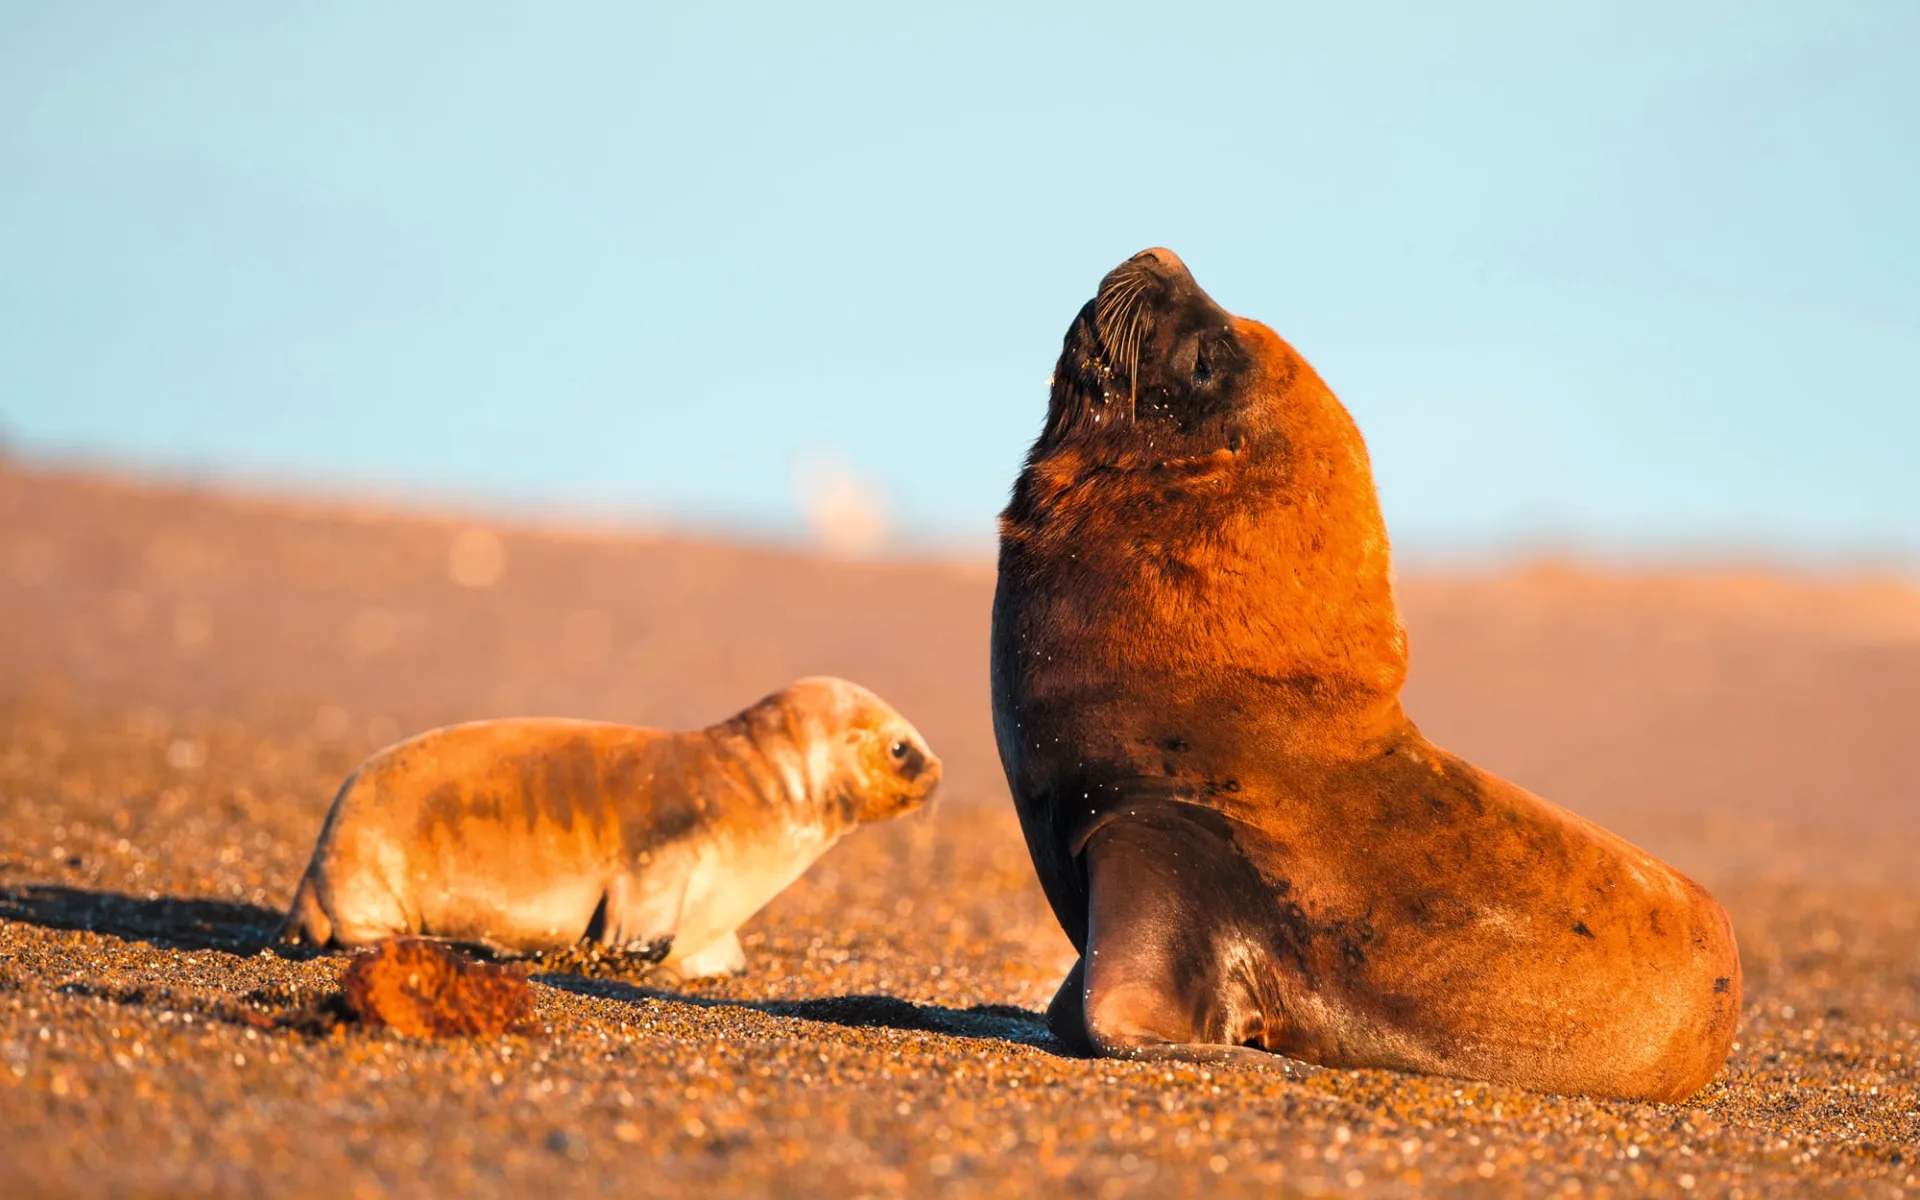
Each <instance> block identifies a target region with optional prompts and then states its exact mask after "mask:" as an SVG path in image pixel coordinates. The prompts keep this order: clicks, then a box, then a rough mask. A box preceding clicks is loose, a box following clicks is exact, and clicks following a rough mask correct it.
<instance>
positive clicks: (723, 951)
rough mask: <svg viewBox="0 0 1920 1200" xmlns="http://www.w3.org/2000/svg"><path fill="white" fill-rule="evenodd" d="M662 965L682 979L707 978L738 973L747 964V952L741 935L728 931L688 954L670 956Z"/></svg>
mask: <svg viewBox="0 0 1920 1200" xmlns="http://www.w3.org/2000/svg"><path fill="white" fill-rule="evenodd" d="M661 965H662V966H664V967H666V968H667V969H668V970H670V971H672V972H673V973H674V974H676V975H678V976H680V978H682V979H707V978H710V977H712V976H716V975H732V974H735V973H737V972H738V971H740V970H741V969H743V968H744V967H745V966H746V965H747V954H746V951H744V950H742V949H741V948H740V938H739V935H738V934H733V933H727V934H722V935H721V936H720V937H717V938H715V939H714V940H713V941H711V942H708V943H707V944H706V945H704V946H701V947H698V948H697V949H694V950H693V951H691V952H690V953H688V954H685V955H680V956H669V957H668V958H667V960H666V961H665V962H664V963H662V964H661Z"/></svg>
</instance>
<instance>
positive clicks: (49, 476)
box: [0, 463, 1920, 1198]
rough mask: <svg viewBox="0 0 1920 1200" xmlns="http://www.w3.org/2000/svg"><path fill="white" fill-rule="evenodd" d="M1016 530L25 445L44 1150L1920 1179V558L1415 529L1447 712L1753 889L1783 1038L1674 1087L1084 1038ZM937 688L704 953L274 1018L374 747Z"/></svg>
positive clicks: (492, 1191) (506, 1161)
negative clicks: (1596, 562) (1063, 1013)
mask: <svg viewBox="0 0 1920 1200" xmlns="http://www.w3.org/2000/svg"><path fill="white" fill-rule="evenodd" d="M992 589H993V570H992V564H991V562H990V561H987V560H985V559H981V560H979V561H974V562H948V561H934V560H891V559H890V560H881V561H840V560H835V559H831V558H827V557H818V556H812V555H808V554H805V553H801V552H798V551H795V550H790V549H779V548H772V547H756V546H751V545H747V544H744V543H728V542H721V541H716V540H701V539H696V538H690V537H683V536H667V535H653V536H649V535H645V534H641V533H635V532H621V531H618V530H611V529H594V528H585V527H581V528H565V527H559V526H554V527H543V526H537V525H532V524H526V525H517V524H511V523H500V522H487V521H478V520H474V519H468V518H462V517H459V516H456V515H447V514H441V515H434V514H431V513H427V512H424V511H423V512H408V511H402V510H398V509H395V508H391V507H383V506H366V507H355V506H352V505H349V504H346V503H335V502H318V501H299V502H296V501H291V500H275V499H267V498H260V497H255V496H250V495H245V494H240V493H231V492H216V491H198V490H192V489H187V488H183V487H178V486H171V485H164V486H163V485H154V484H140V483H135V482H130V481H123V480H115V479H112V478H109V477H106V476H102V475H97V474H88V473H84V472H78V471H62V470H53V469H47V468H29V467H26V466H23V465H21V464H18V463H13V464H0V714H3V719H0V1161H3V1162H4V1163H5V1164H6V1165H5V1168H4V1172H3V1173H4V1175H5V1177H6V1179H7V1181H8V1182H7V1184H6V1187H5V1188H4V1189H0V1190H5V1191H6V1192H7V1194H9V1195H15V1196H26V1195H61V1196H66V1195H74V1196H173V1195H222V1196H225V1195H234V1196H238V1195H289V1196H293V1195H323V1194H324V1195H342V1194H346V1195H353V1196H372V1195H450V1194H455V1193H462V1194H476V1195H503V1196H504V1195H529V1194H538V1193H540V1192H543V1191H544V1192H545V1193H547V1194H562V1193H566V1194H574V1193H579V1192H584V1191H587V1190H589V1189H591V1190H596V1191H606V1192H609V1193H612V1192H616V1191H617V1192H618V1193H620V1194H628V1195H661V1196H671V1195H770V1196H786V1195H796V1196H798V1195H819V1194H830V1195H835V1196H839V1197H847V1198H851V1197H856V1196H881V1195H897V1194H914V1195H952V1196H976V1195H978V1196H986V1195H995V1196H999V1195H1059V1194H1076V1195H1091V1196H1100V1197H1117V1196H1124V1195H1142V1196H1160V1195H1197V1194H1208V1195H1216V1194H1217V1195H1232V1194H1241V1193H1247V1194H1252V1193H1259V1194H1289V1193H1307V1194H1317V1193H1321V1192H1327V1191H1349V1190H1356V1189H1357V1190H1363V1191H1366V1192H1368V1193H1373V1194H1382V1195H1400V1194H1427V1193H1439V1194H1452V1193H1456V1192H1458V1193H1480V1192H1491V1193H1496V1194H1528V1195H1546V1194H1569V1195H1570V1194H1582V1195H1641V1194H1655V1195H1689V1194H1690V1195H1727V1196H1745V1197H1758V1196H1761V1195H1771V1194H1775V1193H1777V1192H1779V1191H1782V1190H1786V1189H1794V1190H1804V1191H1813V1192H1826V1193H1832V1194H1836V1195H1839V1194H1845V1195H1897V1194H1903V1193H1904V1194H1913V1193H1915V1192H1920V855H1916V854H1915V852H1914V847H1915V846H1916V845H1920V782H1916V775H1915V773H1914V768H1913V765H1912V757H1913V751H1914V748H1915V746H1916V745H1920V588H1916V587H1915V586H1914V585H1913V583H1912V582H1911V581H1904V582H1903V581H1901V580H1899V579H1896V578H1869V577H1864V576H1858V575H1845V576H1841V575H1834V576H1831V577H1823V576H1814V575H1811V574H1807V575H1789V574H1782V573H1777V572H1775V573H1769V572H1764V571H1757V570H1756V571H1729V570H1702V571H1699V572H1697V573H1687V572H1682V571H1679V570H1662V571H1645V572H1631V571H1624V570H1612V571H1606V572H1600V571H1594V570H1585V569H1581V568H1577V567H1571V566H1535V567H1528V568H1519V567H1516V568H1513V569H1510V570H1501V571H1482V572H1477V573H1447V572H1444V571H1438V570H1432V569H1428V570H1424V571H1422V572H1420V573H1417V574H1409V576H1408V577H1406V578H1403V579H1402V580H1401V582H1400V591H1401V602H1402V605H1403V607H1404V609H1405V613H1406V617H1407V622H1408V626H1409V630H1410V634H1411V639H1412V648H1413V678H1412V682H1411V684H1410V686H1409V690H1408V693H1407V698H1406V699H1407V707H1408V710H1409V712H1410V713H1411V715H1412V716H1413V717H1414V719H1415V720H1416V721H1417V722H1419V724H1420V726H1421V728H1422V730H1423V731H1424V732H1426V733H1427V734H1428V735H1429V736H1430V737H1432V738H1433V739H1434V740H1435V741H1437V742H1439V743H1440V744H1442V745H1444V746H1446V747H1448V748H1449V749H1452V750H1454V751H1457V752H1459V753H1461V754H1463V755H1465V756H1467V757H1468V758H1470V759H1472V760H1474V761H1475V762H1477V763H1479V764H1480V765H1482V766H1485V767H1487V768H1489V769H1491V770H1494V771H1496V772H1498V773H1500V774H1502V775H1504V776H1506V777H1508V778H1510V779H1512V780H1514V781H1516V782H1518V783H1520V784H1522V785H1523V786H1525V787H1527V788H1529V789H1531V790H1533V791H1536V792H1538V793H1540V794H1542V795H1545V796H1547V797H1549V798H1551V799H1553V800H1555V801H1557V802H1559V803H1561V804H1563V805H1565V806H1567V807H1569V808H1572V809H1574V810H1575V811H1578V812H1580V813H1582V814H1583V815H1585V816H1587V817H1590V818H1592V819H1594V820H1596V821H1598V822H1600V823H1601V824H1603V825H1606V826H1607V827H1609V828H1611V829H1613V830H1615V831H1616V832H1618V833H1620V834H1622V835H1623V836H1625V837H1627V838H1629V839H1631V840H1633V841H1635V842H1637V843H1639V844H1641V845H1643V846H1645V847H1646V848H1647V849H1649V850H1651V851H1653V852H1654V853H1656V854H1659V855H1660V856H1662V857H1664V858H1665V859H1667V860H1668V861H1669V862H1671V863H1673V864H1674V865H1676V866H1677V867H1679V868H1680V869H1681V870H1683V871H1685V872H1687V873H1688V874H1690V875H1692V876H1693V877H1694V878H1696V879H1698V880H1699V881H1700V882H1702V883H1704V884H1705V885H1706V886H1708V887H1709V888H1710V889H1712V890H1713V891H1714V893H1715V894H1716V896H1718V897H1719V898H1720V899H1721V900H1722V902H1723V903H1724V904H1725V905H1726V906H1727V907H1728V909H1729V910H1730V911H1731V913H1732V915H1733V919H1734V923H1735V927H1736V930H1737V933H1738V937H1739V940H1740V944H1741V949H1742V958H1743V962H1744V966H1745V970H1746V980H1747V993H1746V1009H1745V1013H1744V1017H1743V1022H1742V1027H1741V1032H1740V1035H1739V1040H1738V1044H1737V1046H1736V1049H1735V1051H1734V1053H1733V1056H1732V1058H1731V1060H1730V1062H1729V1063H1728V1065H1727V1068H1726V1069H1725V1071H1724V1072H1723V1073H1722V1074H1721V1075H1720V1077H1719V1078H1718V1079H1717V1080H1716V1081H1715V1082H1714V1083H1712V1084H1711V1085H1710V1086H1709V1087H1707V1088H1706V1089H1705V1090H1704V1091H1703V1092H1701V1093H1700V1094H1699V1095H1698V1096H1696V1097H1694V1098H1693V1099H1692V1100H1690V1101H1688V1102H1686V1103H1684V1104H1680V1105H1671V1106H1669V1105H1647V1104H1629V1103H1620V1102H1611V1101H1595V1100H1590V1099H1581V1098H1566V1097H1557V1096H1545V1095H1536V1094H1530V1093H1527V1092H1522V1091H1519V1090H1515V1089H1510V1088H1502V1087H1495V1086H1489V1085H1484V1084H1476V1083H1468V1082H1462V1081H1458V1080H1451V1079H1439V1078H1420V1077H1412V1076H1403V1075H1398V1074H1393V1073H1388V1072H1366V1071H1361V1072H1352V1071H1331V1070H1322V1071H1317V1072H1314V1073H1311V1074H1309V1075H1307V1076H1306V1077H1304V1078H1288V1077H1285V1076H1283V1075H1281V1074H1280V1073H1278V1072H1270V1071H1261V1070H1239V1069H1221V1068H1215V1069H1205V1068H1200V1067H1194V1066H1185V1065H1177V1066H1166V1065H1159V1064H1128V1063H1112V1062H1088V1061H1081V1060H1075V1059H1071V1058H1067V1057H1064V1056H1062V1054H1061V1053H1060V1052H1059V1049H1058V1047H1056V1046H1055V1045H1054V1044H1053V1042H1052V1041H1051V1039H1050V1038H1049V1036H1048V1035H1047V1033H1046V1029H1045V1024H1044V1021H1043V1019H1042V1017H1041V1011H1042V1010H1043V1009H1044V1007H1045V1004H1046V1002H1047V1000H1048V998H1049V997H1050V996H1051V994H1052V991H1053V989H1054V987H1055V986H1056V985H1057V984H1058V982H1059V980H1060V978H1061V976H1062V975H1063V973H1064V972H1065V970H1066V968H1067V966H1068V965H1069V964H1070V962H1071V961H1072V953H1071V949H1070V947H1069V946H1068V944H1067V941H1066V939H1065V937H1064V936H1063V935H1062V934H1061V933H1060V931H1059V929H1058V928H1057V926H1056V925H1055V923H1054V921H1053V918H1052V916H1051V914H1050V913H1049V911H1048V910H1047V907H1046V904H1045V901H1044V900H1043V898H1042V897H1041V894H1040V891H1039V888H1038V885H1037V884H1036V882H1035V880H1034V878H1033V872H1032V868H1031V866H1030V865H1029V863H1028V860H1027V856H1026V851H1025V848H1024V846H1023V844H1022V842H1021V839H1020V835H1019V830H1018V827H1017V825H1016V822H1015V819H1014V816H1013V812H1012V809H1011V805H1010V804H1009V802H1008V799H1007V796H1006V789H1005V782H1004V780H1003V778H1002V777H1001V773H1000V767H999V763H998V760H997V757H996V755H995V751H994V746H993V739H992V732H991V728H990V724H989V717H988V709H987V676H986V629H987V618H988V604H989V600H990V597H991V594H992ZM812 673H833V674H838V675H844V676H847V677H850V678H853V679H856V680H859V681H860V682H862V683H864V684H866V685H868V686H870V687H871V688H873V689H874V690H876V691H877V692H879V693H880V694H881V695H883V696H885V697H886V698H887V699H888V700H890V701H892V702H893V703H894V704H896V705H897V706H898V707H899V708H900V710H901V711H902V712H904V713H906V714H907V715H908V716H909V717H910V718H911V719H912V720H913V721H914V722H915V723H916V725H917V726H918V727H919V728H920V729H921V730H922V731H923V732H924V733H925V735H926V737H927V739H928V741H929V742H930V743H931V744H932V746H933V747H934V748H935V749H936V750H937V751H938V752H939V753H940V754H941V756H942V757H943V758H944V760H945V762H946V768H947V774H946V779H947V782H946V785H945V787H944V790H943V793H942V795H941V797H940V799H939V801H938V802H937V803H936V804H935V805H934V806H933V807H932V809H931V810H930V811H928V812H927V813H925V814H922V815H916V816H913V817H909V818H906V819H903V820H900V821H897V822H894V823H892V824H889V825H884V826H876V827H873V828H869V829H864V830H861V831H859V832H857V833H856V834H854V835H853V836H850V837H849V838H848V839H846V840H845V841H844V842H843V843H842V844H841V845H840V846H839V847H837V848H836V849H834V850H833V851H832V852H830V853H829V854H828V856H827V857H826V858H824V859H823V860H822V861H821V862H820V863H819V864H818V865H817V866H816V867H815V868H814V869H813V870H812V871H811V872H810V873H808V874H807V875H805V876H804V877H803V878H802V879H801V880H800V881H799V883H797V884H796V885H795V886H793V887H792V888H791V889H789V890H788V891H787V892H786V893H785V894H783V895H782V896H781V897H780V898H779V899H777V900H776V901H775V902H774V903H773V904H772V905H771V906H770V907H769V908H768V909H767V910H765V911H764V912H762V913H761V914H760V915H759V916H757V917H755V918H754V919H753V920H752V921H751V922H750V923H749V924H748V925H747V927H746V929H745V930H744V931H743V937H742V941H743V943H744V945H745V948H746V952H747V955H748V959H749V965H748V969H747V971H746V972H745V973H744V974H742V975H740V976H738V977H735V978H731V979H727V980H723V981H718V982H712V983H703V984H697V985H683V984H677V983H673V982H669V981H664V980H662V979H661V978H659V977H658V976H656V975H652V974H649V973H648V971H647V970H646V969H645V968H644V967H643V966H641V965H639V964H635V963H630V962H627V961H624V960H620V959H617V958H614V959H609V958H605V957H600V956H594V955H587V954H579V953H575V954H568V955H557V956H553V957H552V958H550V959H548V960H543V961H541V962H539V963H536V964H535V965H534V973H533V976H532V978H533V980H534V992H535V1000H536V1007H537V1014H538V1020H539V1022H540V1032H538V1033H537V1034H535V1035H532V1036H525V1037H505V1038H499V1039H470V1040H443V1041H436V1042H419V1041H409V1040H406V1039H402V1038H400V1037H398V1036H397V1035H392V1034H387V1033H380V1032H366V1031H348V1032H344V1033H339V1034H334V1035H329V1036H314V1035H311V1034H308V1033H303V1032H299V1031H297V1030H294V1029H289V1028H285V1027H283V1026H281V1025H279V1024H276V1023H275V1018H276V1017H280V1016H284V1015H285V1014H288V1013H291V1012H294V1011H297V1010H299V1009H300V1008H301V1007H302V1006H303V1005H307V1004H311V1003H312V1002H313V1001H314V1000H315V999H316V998H318V997H320V996H323V995H325V994H326V993H327V992H329V991H330V990H331V989H332V988H333V987H334V985H335V981H336V979H337V977H338V975H339V972H340V970H341V967H342V964H343V962H344V957H343V956H330V957H328V956H323V957H317V958H290V957H284V956H281V955H279V954H276V953H275V952H273V951H272V950H268V949H264V948H263V947H264V945H265V941H266V938H267V936H268V934H269V933H270V932H271V930H272V928H273V926H274V925H275V924H276V923H277V921H278V919H279V916H280V912H281V910H282V908H283V906H284V905H285V903H286V902H287V900H288V898H289V897H290V895H291V894H292V891H293V887H294V884H295V881H296V879H297V877H298V875H299V873H300V871H301V869H302V868H303V867H304V865H305V862H306V857H307V855H308V853H309V851H310V850H311V848H312V845H313V841H314V838H315V836H316V834H317V833H318V829H319V822H320V819H321V817H322V815H323V814H324V813H325V811H326V808H327V806H328V803H329V801H330V800H331V799H332V795H333V792H334V789H335V788H336V787H337V786H338V784H339V782H340V780H341V779H342V778H343V777H344V775H345V774H346V772H347V771H348V770H350V769H351V768H352V766H353V765H354V764H355V763H356V762H357V761H359V759H360V758H361V757H362V756H363V755H364V754H366V753H367V752H369V751H371V750H372V749H374V748H376V747H378V746H380V745H382V744H384V743H386V742H389V741H391V740H394V739H396V738H398V737H400V736H402V735H404V734H407V733H412V732H417V731H420V730H423V729H427V728H430V727H433V726H436V725H441V724H446V723H450V722H453V721H459V720H465V719H472V718H478V717H486V716H503V715H532V714H546V715H567V716H577V717H591V718H601V719H612V720H621V721H629V722H635V723H642V724H649V725H661V726H670V727H686V726H693V725H700V724H705V723H707V722H710V721H713V720H716V719H718V718H720V717H723V716H725V715H727V714H729V713H730V712H732V711H734V710H735V709H737V708H739V707H740V706H741V705H743V704H745V703H747V702H748V701H751V700H753V699H755V698H757V697H759V696H760V695H762V694H764V693H766V692H768V691H770V690H772V689H773V688H775V687H777V686H779V685H781V684H783V683H785V682H787V681H789V680H791V679H793V678H795V677H797V676H800V675H805V674H812Z"/></svg>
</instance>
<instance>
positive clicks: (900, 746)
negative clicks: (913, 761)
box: [887, 739, 913, 762]
mask: <svg viewBox="0 0 1920 1200" xmlns="http://www.w3.org/2000/svg"><path fill="white" fill-rule="evenodd" d="M911 749H913V747H912V746H909V745H907V743H906V741H905V739H902V740H900V741H897V742H895V743H894V744H893V745H891V746H888V747H887V753H888V754H891V755H893V761H895V762H905V761H906V760H907V751H909V750H911Z"/></svg>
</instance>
